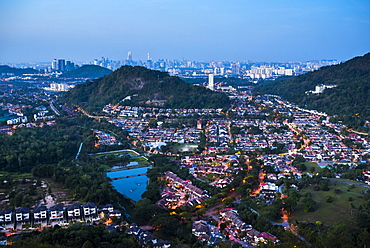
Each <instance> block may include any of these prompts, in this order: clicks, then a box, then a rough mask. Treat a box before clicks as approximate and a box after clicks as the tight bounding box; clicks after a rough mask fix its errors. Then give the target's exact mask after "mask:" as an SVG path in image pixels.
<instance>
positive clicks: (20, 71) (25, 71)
mask: <svg viewBox="0 0 370 248" xmlns="http://www.w3.org/2000/svg"><path fill="white" fill-rule="evenodd" d="M3 73H11V74H14V75H16V76H18V75H23V74H36V73H39V72H38V71H37V70H35V69H32V68H26V69H20V68H13V67H10V66H7V65H0V75H1V74H3Z"/></svg>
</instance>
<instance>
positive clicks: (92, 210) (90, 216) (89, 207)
mask: <svg viewBox="0 0 370 248" xmlns="http://www.w3.org/2000/svg"><path fill="white" fill-rule="evenodd" d="M82 213H83V217H84V219H85V220H86V221H88V220H90V221H93V220H97V218H98V208H97V207H96V205H95V203H92V202H87V203H84V204H82Z"/></svg>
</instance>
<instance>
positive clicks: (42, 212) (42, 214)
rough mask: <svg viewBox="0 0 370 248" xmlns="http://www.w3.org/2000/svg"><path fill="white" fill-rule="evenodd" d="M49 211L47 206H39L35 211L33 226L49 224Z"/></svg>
mask: <svg viewBox="0 0 370 248" xmlns="http://www.w3.org/2000/svg"><path fill="white" fill-rule="evenodd" d="M47 222H48V209H47V208H46V206H39V207H37V208H35V209H34V210H33V224H34V225H36V224H47Z"/></svg>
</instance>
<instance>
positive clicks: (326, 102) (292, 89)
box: [254, 53, 370, 131]
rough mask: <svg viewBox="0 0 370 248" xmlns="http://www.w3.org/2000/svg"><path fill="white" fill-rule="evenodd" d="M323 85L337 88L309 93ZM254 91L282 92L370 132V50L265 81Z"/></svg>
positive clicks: (290, 99) (291, 99)
mask: <svg viewBox="0 0 370 248" xmlns="http://www.w3.org/2000/svg"><path fill="white" fill-rule="evenodd" d="M320 84H324V85H337V87H335V88H330V89H325V90H324V91H323V93H321V94H310V93H309V94H306V93H305V92H307V91H311V90H312V91H313V90H315V87H316V86H317V85H320ZM254 91H255V93H260V94H275V95H280V96H282V97H283V98H285V99H287V100H289V101H292V102H294V103H296V104H299V105H300V106H301V107H306V108H309V109H316V110H319V111H323V112H326V113H327V114H329V115H338V116H339V117H338V118H339V119H341V120H343V121H344V122H345V123H346V124H348V125H350V126H352V127H355V128H358V129H362V130H366V129H367V131H368V127H364V124H365V121H366V120H368V121H370V53H368V54H366V55H364V56H361V57H355V58H353V59H351V60H349V61H347V62H345V63H341V64H338V65H333V66H328V67H323V68H320V69H319V70H317V71H313V72H309V73H307V74H305V75H301V76H297V77H294V78H292V79H289V80H281V81H275V82H270V83H261V84H259V85H257V86H256V87H255V89H254Z"/></svg>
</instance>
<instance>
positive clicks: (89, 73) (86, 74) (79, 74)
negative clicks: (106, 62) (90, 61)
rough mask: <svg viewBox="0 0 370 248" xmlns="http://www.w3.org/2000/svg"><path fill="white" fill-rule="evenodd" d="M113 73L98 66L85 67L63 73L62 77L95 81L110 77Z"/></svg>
mask: <svg viewBox="0 0 370 248" xmlns="http://www.w3.org/2000/svg"><path fill="white" fill-rule="evenodd" d="M111 72H112V71H111V70H109V69H107V68H104V67H101V66H98V65H83V66H81V67H79V68H77V69H75V70H72V71H67V72H65V73H63V74H62V75H61V76H60V77H64V78H89V79H95V78H100V77H104V76H105V75H108V74H110V73H111Z"/></svg>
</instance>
